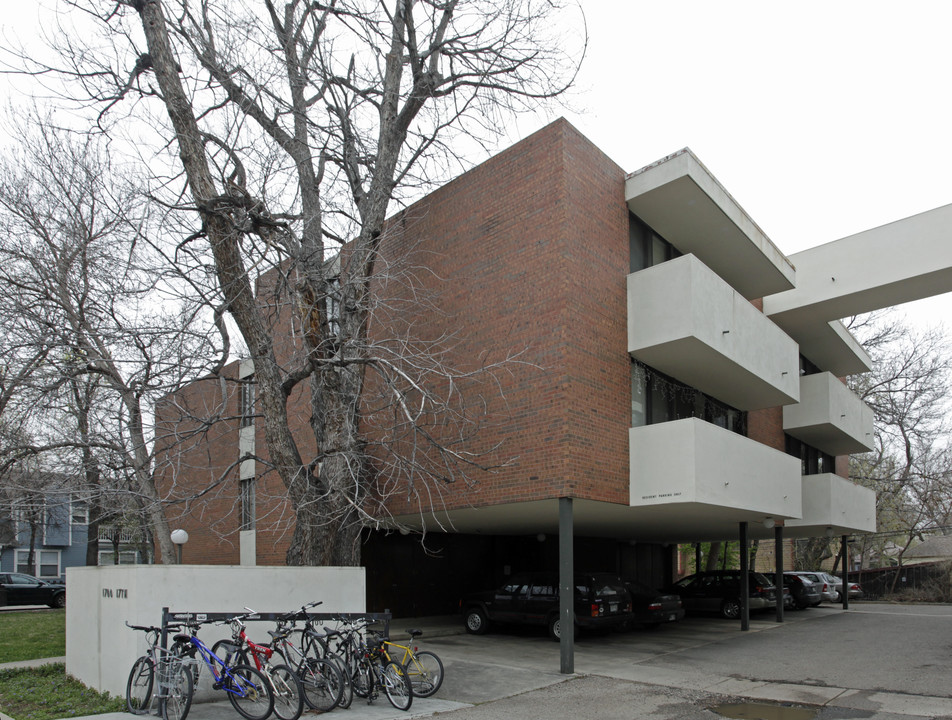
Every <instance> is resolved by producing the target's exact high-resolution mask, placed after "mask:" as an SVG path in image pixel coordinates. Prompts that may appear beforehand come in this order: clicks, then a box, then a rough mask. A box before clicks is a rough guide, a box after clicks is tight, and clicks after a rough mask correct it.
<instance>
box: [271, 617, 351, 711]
mask: <svg viewBox="0 0 952 720" xmlns="http://www.w3.org/2000/svg"><path fill="white" fill-rule="evenodd" d="M319 604H320V603H310V604H309V605H305V606H304V607H302V608H301V610H300V611H294V612H292V613H288V614H287V615H284V616H282V617H281V618H279V619H278V621H277V628H276V629H275V630H269V631H268V634H269V635H270V636H271V645H270V647H271V648H272V649H273V651H274V652H276V653H278V655H279V656H280V657H283V658H284V661H285V662H286V663H288V664H289V665H290V666H291V667H292V668H295V672H296V674H297V677H298V679H299V680H300V681H301V686H302V688H303V690H304V702H306V703H307V705H308V707H310V708H312V709H314V710H318V711H321V712H327V711H328V710H333V709H334V708H335V707H343V708H346V707H349V706H350V703H351V700H352V698H353V692H352V690H351V687H350V680H349V677H348V676H347V674H346V669H345V668H344V666H343V663H341V662H340V661H339V659H338V658H335V657H333V656H332V655H329V654H327V653H326V651H327V648H326V645H318V642H319V640H320V638H319V637H318V636H317V633H316V631H314V629H313V621H312V620H311V619H310V618H308V617H307V612H306V610H307V608H308V607H313V606H314V605H319ZM302 617H303V619H304V620H305V630H304V631H303V632H302V633H301V638H302V639H301V641H300V643H301V644H295V643H294V642H293V641H292V639H291V635H292V633H293V632H294V623H295V622H296V621H297V620H299V619H301V618H302ZM318 647H319V648H320V650H317V649H316V648H318Z"/></svg>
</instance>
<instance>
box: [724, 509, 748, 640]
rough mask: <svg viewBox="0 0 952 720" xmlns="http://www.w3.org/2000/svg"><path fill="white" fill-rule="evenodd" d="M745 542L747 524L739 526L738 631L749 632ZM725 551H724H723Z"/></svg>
mask: <svg viewBox="0 0 952 720" xmlns="http://www.w3.org/2000/svg"><path fill="white" fill-rule="evenodd" d="M749 544H750V543H749V542H748V540H747V523H746V522H742V523H741V524H740V629H741V630H750V576H749V574H748V569H749V568H748V566H749V565H750V547H749ZM725 551H726V549H725Z"/></svg>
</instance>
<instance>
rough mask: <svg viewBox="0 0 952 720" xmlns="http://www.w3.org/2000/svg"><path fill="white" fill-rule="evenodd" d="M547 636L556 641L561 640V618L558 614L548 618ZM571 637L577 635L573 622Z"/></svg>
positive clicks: (576, 628)
mask: <svg viewBox="0 0 952 720" xmlns="http://www.w3.org/2000/svg"><path fill="white" fill-rule="evenodd" d="M549 637H550V638H552V639H553V640H557V641H561V640H562V618H560V617H559V616H558V615H553V616H552V617H550V618H549ZM572 637H573V638H577V637H578V627H577V626H576V625H575V623H572Z"/></svg>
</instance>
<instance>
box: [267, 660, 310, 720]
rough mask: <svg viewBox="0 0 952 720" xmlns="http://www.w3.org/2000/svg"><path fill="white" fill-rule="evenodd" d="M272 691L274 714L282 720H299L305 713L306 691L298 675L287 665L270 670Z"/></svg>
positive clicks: (276, 666)
mask: <svg viewBox="0 0 952 720" xmlns="http://www.w3.org/2000/svg"><path fill="white" fill-rule="evenodd" d="M269 670H270V671H269V673H268V676H269V677H270V678H271V690H272V692H273V693H274V714H275V715H276V716H278V717H279V718H280V720H297V719H298V718H299V717H301V713H302V712H304V690H303V688H302V687H301V681H300V680H298V678H297V675H295V674H294V671H293V670H291V668H289V667H288V666H287V665H275V666H273V667H271V668H270V669H269Z"/></svg>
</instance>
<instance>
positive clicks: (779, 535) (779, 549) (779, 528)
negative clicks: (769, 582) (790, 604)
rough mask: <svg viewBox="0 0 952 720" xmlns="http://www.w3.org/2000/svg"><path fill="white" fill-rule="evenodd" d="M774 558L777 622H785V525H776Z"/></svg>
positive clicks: (774, 530) (774, 531)
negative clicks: (775, 564) (775, 562)
mask: <svg viewBox="0 0 952 720" xmlns="http://www.w3.org/2000/svg"><path fill="white" fill-rule="evenodd" d="M773 533H774V558H776V561H777V568H776V573H777V582H776V583H775V585H776V586H777V622H778V623H779V622H783V525H775V526H774V529H773Z"/></svg>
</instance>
